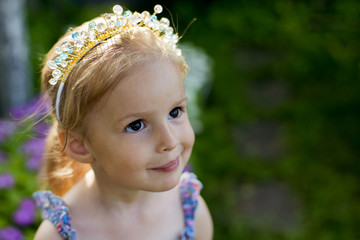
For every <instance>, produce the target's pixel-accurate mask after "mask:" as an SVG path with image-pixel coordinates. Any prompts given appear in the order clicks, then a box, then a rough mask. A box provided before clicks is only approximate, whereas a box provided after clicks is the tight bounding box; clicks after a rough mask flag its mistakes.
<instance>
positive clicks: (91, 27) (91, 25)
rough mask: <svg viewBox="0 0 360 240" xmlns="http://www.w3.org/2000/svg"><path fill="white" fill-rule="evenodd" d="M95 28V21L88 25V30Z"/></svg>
mask: <svg viewBox="0 0 360 240" xmlns="http://www.w3.org/2000/svg"><path fill="white" fill-rule="evenodd" d="M95 27H96V22H95V21H91V22H90V23H89V28H90V29H94V28H95Z"/></svg>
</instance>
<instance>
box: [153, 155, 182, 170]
mask: <svg viewBox="0 0 360 240" xmlns="http://www.w3.org/2000/svg"><path fill="white" fill-rule="evenodd" d="M179 163H180V158H179V157H177V158H176V159H175V160H173V161H170V162H168V163H166V164H164V165H162V166H161V167H158V168H151V170H154V171H159V172H171V171H174V170H175V169H177V168H178V167H179Z"/></svg>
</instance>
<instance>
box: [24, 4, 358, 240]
mask: <svg viewBox="0 0 360 240" xmlns="http://www.w3.org/2000/svg"><path fill="white" fill-rule="evenodd" d="M116 3H120V4H122V3H121V2H119V1H117V2H116ZM160 3H161V2H160ZM113 4H114V2H105V3H103V4H95V3H89V4H87V3H85V1H77V3H76V2H73V1H69V0H65V1H64V0H62V1H60V0H55V1H49V0H41V1H40V0H38V1H29V5H28V10H29V11H28V26H29V28H30V41H31V56H32V62H33V69H35V71H34V79H35V80H36V86H37V89H38V88H39V81H38V79H39V71H40V67H39V57H42V55H43V54H45V53H46V52H47V51H48V50H49V49H50V48H51V46H52V45H53V44H54V43H55V42H56V40H57V38H58V37H59V36H61V35H62V34H63V33H64V32H65V31H66V29H67V28H68V27H70V26H71V25H72V24H73V25H79V24H80V23H82V22H83V21H84V20H88V19H91V18H93V17H94V16H97V15H99V14H101V13H103V12H106V11H109V9H111V7H112V5H113ZM139 5H140V4H138V5H131V4H130V3H129V5H128V6H127V7H129V8H130V9H151V8H152V6H153V5H154V3H146V4H145V3H144V4H143V5H144V6H139ZM145 5H146V6H145ZM163 5H164V6H167V7H169V9H170V11H171V13H172V14H173V17H174V19H175V24H176V25H178V26H179V32H180V34H181V33H182V32H183V31H184V29H185V28H186V26H187V25H188V23H189V22H190V21H191V20H192V19H193V18H194V17H196V18H197V21H196V22H195V23H194V24H193V25H191V26H190V28H189V29H188V31H187V32H186V34H185V35H184V37H183V39H182V41H184V42H186V41H188V42H193V43H194V44H195V45H197V46H199V47H202V48H204V49H205V51H206V52H207V54H208V55H209V56H210V57H211V58H212V59H213V60H214V68H213V72H214V73H213V74H214V79H213V81H212V87H211V91H210V93H209V94H208V95H204V96H203V98H202V102H201V105H202V108H203V114H202V121H203V123H204V131H203V132H202V133H200V134H198V136H197V142H196V145H195V148H194V152H193V156H192V163H193V165H194V168H195V171H196V173H197V174H198V176H199V178H200V179H201V180H202V181H203V183H204V186H205V188H204V190H203V192H202V194H203V196H204V198H205V199H206V200H207V203H208V205H209V208H210V210H211V212H212V215H213V218H214V225H215V239H234V240H235V239H254V240H269V239H299V240H300V239H301V240H305V239H306V240H307V239H319V240H325V239H326V240H331V239H346V240H349V239H359V238H360V230H359V228H358V224H359V223H360V203H359V202H360V201H359V200H360V199H359V198H360V187H359V184H358V183H359V180H360V179H359V178H360V174H359V172H360V171H359V170H360V163H359V161H358V157H359V155H360V154H359V153H360V134H359V133H360V131H359V130H360V129H359V127H360V125H359V124H358V123H359V121H360V116H359V114H360V94H359V89H360V88H359V87H360V81H359V80H360V79H359V70H360V69H359V66H360V65H359V57H360V51H359V50H360V41H359V29H360V20H359V14H360V2H358V1H355V0H337V1H335V0H334V1H329V0H317V1H315V0H313V1H288V0H274V1H235V0H233V1H230V0H224V1H210V2H205V1H190V0H186V1H178V2H168V3H164V4H163ZM273 82H276V83H278V84H280V85H281V86H284V88H285V92H286V94H285V97H284V98H283V100H281V101H280V102H279V103H278V104H273V105H270V106H268V105H266V103H267V102H271V101H274V100H273V98H275V99H276V98H277V97H278V96H277V95H276V94H275V96H270V97H269V96H267V95H264V94H262V93H263V92H261V91H260V93H257V94H256V90H258V88H257V86H263V85H266V84H268V83H273ZM249 89H252V90H249ZM254 89H255V93H254V91H253V90H254ZM262 122H275V123H277V124H278V125H279V126H281V127H280V130H281V134H282V138H283V141H284V142H285V143H284V151H283V152H282V153H281V154H279V155H278V156H275V157H273V158H274V159H272V160H271V161H264V160H263V159H261V156H249V155H246V154H243V152H242V151H241V145H240V146H239V143H238V142H237V140H236V139H237V138H236V136H237V135H238V134H239V133H237V129H238V128H242V127H243V126H249V125H253V124H257V123H262ZM240 134H241V133H240ZM245 141H246V140H245ZM273 181H276V182H282V183H285V184H286V185H288V186H289V187H290V188H291V190H292V191H293V192H294V195H295V197H296V199H297V200H298V201H299V202H300V207H299V209H300V213H299V219H300V220H299V223H298V224H296V225H295V227H294V228H292V229H290V230H281V229H280V230H279V229H273V228H271V227H270V228H269V227H267V226H259V225H254V224H252V223H251V222H249V221H248V220H247V218H246V217H244V214H243V212H242V211H241V208H239V206H238V205H239V201H238V195H239V186H243V185H244V184H245V185H246V184H247V185H249V186H251V185H256V184H257V183H262V182H273Z"/></svg>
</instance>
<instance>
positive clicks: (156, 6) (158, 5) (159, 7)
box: [154, 4, 163, 13]
mask: <svg viewBox="0 0 360 240" xmlns="http://www.w3.org/2000/svg"><path fill="white" fill-rule="evenodd" d="M154 11H155V12H156V13H161V12H162V11H163V7H162V6H161V5H160V4H157V5H155V7H154Z"/></svg>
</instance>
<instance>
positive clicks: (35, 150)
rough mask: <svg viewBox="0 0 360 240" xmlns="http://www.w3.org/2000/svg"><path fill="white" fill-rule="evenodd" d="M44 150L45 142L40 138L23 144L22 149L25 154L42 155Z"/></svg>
mask: <svg viewBox="0 0 360 240" xmlns="http://www.w3.org/2000/svg"><path fill="white" fill-rule="evenodd" d="M44 148H45V140H44V139H41V138H32V139H30V140H29V141H27V142H25V143H24V145H23V147H22V149H23V151H24V153H25V154H30V155H42V154H43V152H44Z"/></svg>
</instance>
